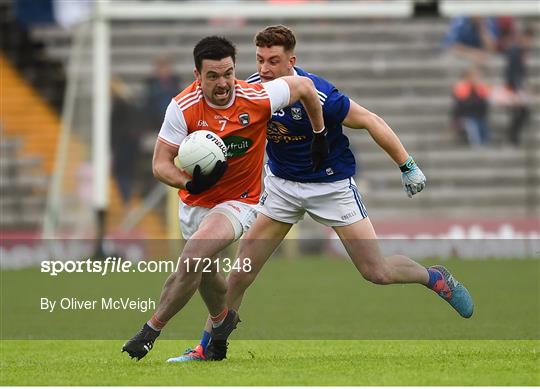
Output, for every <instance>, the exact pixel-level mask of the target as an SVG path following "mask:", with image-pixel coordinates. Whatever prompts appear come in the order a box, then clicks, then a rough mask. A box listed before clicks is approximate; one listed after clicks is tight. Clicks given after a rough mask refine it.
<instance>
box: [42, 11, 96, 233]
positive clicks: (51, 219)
mask: <svg viewBox="0 0 540 389" xmlns="http://www.w3.org/2000/svg"><path fill="white" fill-rule="evenodd" d="M88 28H89V26H88V23H87V22H86V21H83V22H81V24H79V25H78V26H75V32H74V34H73V44H72V45H73V46H72V48H71V51H70V55H69V58H68V64H67V83H66V89H65V91H64V106H63V107H62V120H61V128H60V136H59V139H58V145H57V151H56V156H55V161H54V171H53V174H52V179H51V181H50V182H49V190H48V191H47V206H46V208H45V209H46V211H45V215H44V218H43V225H42V238H43V239H52V238H55V237H56V236H55V230H56V227H57V222H58V215H59V213H60V212H61V207H62V204H61V194H60V191H61V182H62V180H63V178H64V172H65V169H66V164H67V163H68V161H67V159H68V149H69V140H70V136H71V132H72V128H73V117H74V115H75V96H76V95H77V93H78V91H77V85H78V83H77V72H78V71H79V68H80V66H81V61H82V59H81V53H82V51H83V43H84V38H85V36H86V34H87V32H88Z"/></svg>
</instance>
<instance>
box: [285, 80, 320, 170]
mask: <svg viewBox="0 0 540 389" xmlns="http://www.w3.org/2000/svg"><path fill="white" fill-rule="evenodd" d="M282 79H283V80H285V81H286V82H287V84H288V85H289V89H290V98H289V105H291V104H294V103H296V102H297V101H300V102H301V103H302V105H303V106H304V108H305V109H306V112H307V114H308V117H309V120H310V122H311V128H313V139H312V141H311V161H312V164H313V171H317V170H320V169H321V168H322V166H323V164H324V160H325V159H326V157H327V156H328V153H329V146H328V141H327V139H326V133H327V131H326V129H325V128H324V118H323V113H322V107H321V103H320V101H319V96H318V95H317V90H316V89H315V85H314V84H313V81H312V80H311V79H309V78H307V77H300V76H290V77H282Z"/></svg>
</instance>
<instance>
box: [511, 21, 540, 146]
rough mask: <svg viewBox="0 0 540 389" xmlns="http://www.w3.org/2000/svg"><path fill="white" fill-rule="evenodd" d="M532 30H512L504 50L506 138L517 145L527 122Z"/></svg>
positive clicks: (528, 114)
mask: <svg viewBox="0 0 540 389" xmlns="http://www.w3.org/2000/svg"><path fill="white" fill-rule="evenodd" d="M533 40H534V32H533V30H532V28H530V27H528V28H526V29H525V31H524V32H523V33H521V32H518V31H516V32H514V33H513V35H512V36H511V38H510V39H509V42H508V45H507V46H506V48H505V51H504V57H505V62H506V65H505V69H504V80H505V87H506V92H507V94H508V99H507V101H508V103H509V104H508V105H509V110H510V122H509V126H508V139H509V140H510V142H511V143H512V144H513V145H515V146H517V145H519V143H520V138H521V133H522V131H523V128H524V127H525V125H526V124H527V122H528V119H529V116H530V112H529V107H528V98H527V93H526V83H525V80H526V76H527V62H526V54H527V51H528V50H529V49H530V48H531V47H532V43H533Z"/></svg>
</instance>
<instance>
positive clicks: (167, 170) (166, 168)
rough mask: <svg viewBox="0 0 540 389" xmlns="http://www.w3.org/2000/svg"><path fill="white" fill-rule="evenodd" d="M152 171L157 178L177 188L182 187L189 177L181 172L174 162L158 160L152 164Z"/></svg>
mask: <svg viewBox="0 0 540 389" xmlns="http://www.w3.org/2000/svg"><path fill="white" fill-rule="evenodd" d="M152 172H153V173H154V177H156V178H157V179H158V180H160V181H161V182H163V183H164V184H167V185H169V186H172V187H174V188H178V189H184V188H185V186H186V182H188V181H189V177H187V175H185V174H184V173H182V171H181V170H180V169H178V168H177V167H176V166H175V165H174V164H171V163H166V162H158V163H153V164H152Z"/></svg>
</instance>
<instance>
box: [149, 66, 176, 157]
mask: <svg viewBox="0 0 540 389" xmlns="http://www.w3.org/2000/svg"><path fill="white" fill-rule="evenodd" d="M180 83H181V80H180V77H178V76H177V75H176V74H174V72H173V70H172V65H171V61H170V59H169V58H168V57H165V56H162V57H158V58H157V59H156V61H155V62H154V74H152V76H150V77H149V78H148V79H147V80H146V96H145V109H146V110H147V115H148V120H149V123H148V124H149V128H150V130H151V132H152V151H153V144H154V141H155V132H156V131H157V130H158V129H159V128H160V127H161V122H162V121H163V115H165V111H166V110H167V106H168V105H169V103H170V102H171V99H172V98H173V97H174V96H176V95H177V94H178V89H179V88H180Z"/></svg>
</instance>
